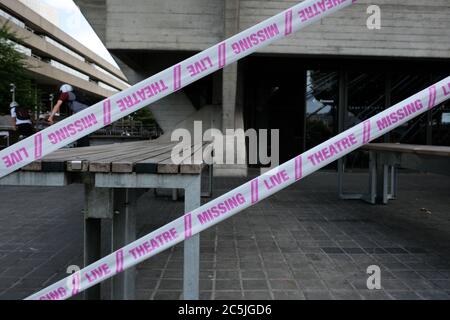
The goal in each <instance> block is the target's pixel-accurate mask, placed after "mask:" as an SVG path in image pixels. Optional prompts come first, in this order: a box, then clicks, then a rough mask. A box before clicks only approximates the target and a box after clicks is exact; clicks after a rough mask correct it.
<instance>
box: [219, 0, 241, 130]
mask: <svg viewBox="0 0 450 320" xmlns="http://www.w3.org/2000/svg"><path fill="white" fill-rule="evenodd" d="M239 6H240V0H225V14H224V33H225V34H224V36H225V38H229V37H231V36H233V35H235V34H236V33H238V31H239ZM237 75H238V68H237V63H233V64H232V65H230V66H228V67H225V68H224V70H223V91H222V92H223V97H222V104H223V114H222V116H223V121H222V125H223V130H224V131H225V130H226V129H234V128H235V126H236V124H235V117H236V114H235V112H236V97H237Z"/></svg>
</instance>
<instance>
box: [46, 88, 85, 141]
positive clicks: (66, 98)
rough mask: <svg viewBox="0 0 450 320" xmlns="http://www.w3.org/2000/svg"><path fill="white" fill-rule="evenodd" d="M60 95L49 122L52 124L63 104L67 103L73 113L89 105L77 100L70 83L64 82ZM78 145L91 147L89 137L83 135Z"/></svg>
mask: <svg viewBox="0 0 450 320" xmlns="http://www.w3.org/2000/svg"><path fill="white" fill-rule="evenodd" d="M59 92H60V96H59V99H58V101H57V102H56V104H55V106H54V107H53V110H52V112H51V113H50V117H49V118H48V122H49V123H50V124H51V125H52V124H54V117H55V115H56V114H57V113H58V112H59V110H60V109H61V106H62V105H63V104H64V103H66V104H67V106H68V107H69V109H70V111H71V112H72V114H75V113H78V112H80V111H82V110H84V109H87V108H88V107H89V106H88V105H85V104H83V103H81V102H79V101H78V100H77V96H76V94H75V92H74V90H73V87H72V86H71V85H70V84H63V85H62V86H61V88H60V89H59ZM77 147H89V137H88V136H86V137H83V138H81V139H79V140H78V141H77Z"/></svg>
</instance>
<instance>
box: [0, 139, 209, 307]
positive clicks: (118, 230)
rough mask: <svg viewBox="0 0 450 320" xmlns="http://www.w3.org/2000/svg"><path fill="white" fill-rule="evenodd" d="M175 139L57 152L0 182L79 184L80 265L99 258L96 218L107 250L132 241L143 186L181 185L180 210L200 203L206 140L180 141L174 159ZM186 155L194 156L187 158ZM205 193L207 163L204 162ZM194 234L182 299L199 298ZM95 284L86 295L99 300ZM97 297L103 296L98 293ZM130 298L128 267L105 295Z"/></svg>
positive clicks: (132, 282) (132, 294)
mask: <svg viewBox="0 0 450 320" xmlns="http://www.w3.org/2000/svg"><path fill="white" fill-rule="evenodd" d="M175 145H176V144H175V143H157V142H151V141H140V142H133V143H124V144H112V145H103V146H95V147H86V148H76V149H62V150H58V151H56V152H54V153H52V154H50V155H48V156H46V157H45V158H43V159H42V160H40V161H35V162H33V163H31V164H29V165H28V166H26V167H24V168H23V169H22V170H21V171H19V172H16V173H13V174H11V175H9V176H7V177H5V178H3V179H1V180H0V185H8V186H50V187H62V186H67V185H69V184H73V183H81V184H84V188H85V213H84V218H85V219H84V264H85V266H87V265H89V264H91V263H93V262H95V261H97V260H98V259H100V258H101V247H102V246H101V220H102V219H110V220H112V230H111V233H112V251H114V250H117V249H119V248H121V247H123V246H124V245H126V244H129V243H131V242H132V241H134V240H136V209H137V201H138V199H139V197H140V196H141V195H143V194H144V193H145V192H146V191H147V190H148V189H157V188H160V189H174V190H178V189H184V191H185V211H186V212H189V211H190V210H193V209H196V208H198V207H199V206H200V197H201V174H202V171H203V169H204V168H205V166H206V163H205V162H204V161H203V159H202V157H199V156H200V155H201V154H203V152H204V150H205V148H207V147H208V145H206V144H202V145H185V146H184V147H183V151H185V152H184V153H183V157H182V158H181V159H180V161H179V163H178V162H177V163H174V162H173V161H172V149H173V147H174V146H175ZM191 159H194V160H195V159H197V160H196V161H191ZM209 168H210V170H209V174H210V178H209V182H210V184H209V192H211V189H212V185H211V181H212V166H209ZM199 247H200V238H199V235H197V236H194V237H192V238H190V239H189V240H186V241H185V243H184V258H185V259H184V294H183V298H184V299H198V297H199V259H200V249H199ZM101 296H102V294H101V292H100V286H99V285H98V286H96V287H94V288H92V289H89V290H88V291H87V292H86V293H85V298H86V299H100V297H101ZM103 296H105V295H104V294H103ZM109 297H111V298H113V299H133V298H134V297H135V270H134V268H132V269H129V270H127V271H125V272H124V273H122V274H120V275H118V276H115V277H114V278H113V279H112V293H111V295H110V296H108V297H107V298H109Z"/></svg>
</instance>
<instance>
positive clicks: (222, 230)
mask: <svg viewBox="0 0 450 320" xmlns="http://www.w3.org/2000/svg"><path fill="white" fill-rule="evenodd" d="M243 181H244V180H242V179H223V178H222V179H216V181H215V183H216V184H215V196H217V195H219V194H222V193H224V192H226V191H228V190H230V189H231V188H232V187H233V186H237V185H239V184H240V183H242V182H243ZM365 181H366V176H365V175H363V174H353V175H351V177H349V179H348V181H347V183H348V185H349V186H351V187H353V188H354V189H355V188H356V189H358V188H359V186H361V185H363V183H364V185H365ZM335 182H336V175H335V174H334V173H330V172H321V173H318V174H315V175H313V176H311V177H309V178H307V179H306V180H304V181H302V182H300V183H297V184H295V185H294V186H292V187H290V188H289V189H287V190H285V191H283V192H281V193H279V194H277V195H276V196H274V197H272V198H270V199H268V200H266V201H264V202H262V203H261V204H259V205H258V206H255V207H253V208H251V209H249V210H246V211H245V212H243V213H241V214H239V215H237V216H235V217H234V218H232V219H230V220H228V221H226V222H224V223H222V224H220V225H218V226H216V227H215V228H212V229H210V230H208V231H207V232H205V233H203V236H202V242H201V246H202V254H201V278H202V280H201V298H202V299H449V298H450V255H449V251H450V250H449V248H450V220H449V219H450V197H449V190H450V179H448V178H445V177H442V176H434V175H420V174H410V173H403V174H401V175H400V186H399V195H400V199H399V200H396V201H392V202H391V203H390V204H389V205H388V206H371V205H368V204H365V203H363V202H358V201H342V200H338V198H337V194H336V183H335ZM141 202H142V205H141V206H140V207H141V211H140V213H139V226H140V228H139V231H140V235H144V234H145V233H147V232H149V231H152V230H154V229H156V228H158V227H159V226H161V225H162V224H164V223H165V222H167V221H169V220H171V219H173V218H175V217H177V216H178V215H180V214H181V213H182V212H183V210H182V208H183V204H182V202H172V201H170V200H169V199H168V198H164V197H159V198H157V199H155V198H154V195H153V193H152V192H150V193H148V194H146V195H145V196H144V197H143V198H142V199H141ZM0 203H1V209H0V299H19V298H24V297H26V296H28V295H29V294H31V293H33V292H35V291H37V290H38V289H41V288H43V287H44V286H46V285H49V284H51V283H52V282H54V281H56V280H59V279H60V278H62V277H63V276H64V275H65V270H66V268H67V266H69V265H73V264H75V265H79V264H81V262H82V214H81V210H82V206H83V190H82V188H81V186H70V187H67V188H65V189H61V188H58V189H52V188H25V189H23V188H5V187H2V188H0ZM150 203H152V207H151V208H152V209H151V210H148V209H147V210H145V208H149V205H150ZM106 237H107V235H105V238H106ZM181 249H182V248H181V246H177V247H175V248H173V249H172V250H168V251H166V252H164V253H163V254H161V255H159V256H157V257H154V258H152V259H150V260H148V261H147V262H145V263H143V264H141V265H140V266H139V267H138V280H137V281H138V283H137V288H138V293H137V295H138V298H139V299H179V298H180V294H181V286H182V263H181V261H182V260H181V259H182V250H181ZM105 250H106V248H105ZM373 264H375V265H379V266H380V267H381V270H382V286H383V289H382V290H375V291H369V290H368V289H367V287H366V279H367V275H366V273H365V271H366V268H367V267H368V266H369V265H373ZM107 285H108V284H106V286H107Z"/></svg>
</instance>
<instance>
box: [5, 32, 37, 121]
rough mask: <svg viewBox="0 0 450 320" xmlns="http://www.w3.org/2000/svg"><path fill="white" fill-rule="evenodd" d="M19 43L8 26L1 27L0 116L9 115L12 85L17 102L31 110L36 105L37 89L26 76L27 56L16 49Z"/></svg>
mask: <svg viewBox="0 0 450 320" xmlns="http://www.w3.org/2000/svg"><path fill="white" fill-rule="evenodd" d="M11 41H15V42H16V41H17V38H16V36H15V34H14V33H12V32H11V31H10V29H9V27H8V25H7V24H5V25H3V26H1V27H0V114H9V104H10V103H11V99H12V98H11V92H10V89H11V87H10V84H11V83H14V84H15V85H16V101H17V102H18V103H19V104H20V105H22V106H26V107H28V108H29V109H33V107H34V105H35V87H34V85H33V82H32V80H31V79H30V78H29V76H28V75H27V74H26V67H27V65H26V60H25V56H24V55H23V54H22V53H20V52H18V51H17V50H16V49H15V44H14V43H13V42H11Z"/></svg>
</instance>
